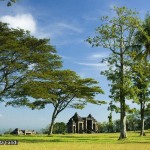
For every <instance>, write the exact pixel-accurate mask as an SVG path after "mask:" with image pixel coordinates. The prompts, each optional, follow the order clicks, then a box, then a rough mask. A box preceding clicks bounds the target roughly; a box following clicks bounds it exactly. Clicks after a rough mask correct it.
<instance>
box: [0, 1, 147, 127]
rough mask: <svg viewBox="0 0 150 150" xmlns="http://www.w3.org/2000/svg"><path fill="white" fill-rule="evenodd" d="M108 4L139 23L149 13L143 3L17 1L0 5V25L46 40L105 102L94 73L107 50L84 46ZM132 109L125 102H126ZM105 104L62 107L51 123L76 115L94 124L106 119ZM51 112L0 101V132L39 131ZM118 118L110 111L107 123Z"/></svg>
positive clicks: (108, 10)
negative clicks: (91, 83)
mask: <svg viewBox="0 0 150 150" xmlns="http://www.w3.org/2000/svg"><path fill="white" fill-rule="evenodd" d="M114 6H118V7H122V6H126V7H128V8H130V9H133V10H135V9H136V11H138V12H139V16H140V17H141V19H143V18H144V16H145V14H146V12H147V11H149V6H150V1H149V0H144V1H142V0H44V1H43V0H38V1H37V0H19V1H18V2H17V3H16V4H13V6H12V7H7V6H6V2H0V21H2V22H7V23H8V24H9V27H12V28H18V27H19V28H22V29H25V30H29V31H30V32H31V34H32V35H33V36H35V37H37V38H48V39H50V44H51V45H53V46H55V47H56V50H57V53H58V55H59V56H61V57H62V60H63V68H64V69H70V70H73V71H76V72H77V74H78V75H80V76H81V77H82V78H86V77H91V78H94V79H95V80H97V81H98V82H99V86H100V87H101V88H102V89H103V91H104V92H105V94H103V95H102V94H100V95H98V96H97V97H96V98H98V99H100V100H105V101H106V102H108V103H109V102H110V98H109V94H110V93H109V90H110V87H109V86H108V84H109V81H107V79H106V77H105V76H102V75H100V72H101V71H103V70H105V69H107V66H106V64H102V63H100V61H101V59H102V58H105V57H107V56H108V55H109V54H110V51H109V50H108V49H103V48H102V47H97V48H93V47H91V45H89V44H88V43H87V42H86V39H87V38H88V37H89V36H93V35H94V33H95V29H96V28H97V27H98V26H99V25H100V23H101V22H100V17H102V16H106V15H108V16H110V17H113V15H114V13H113V11H112V8H113V7H114ZM128 103H129V104H130V105H133V104H132V103H131V102H128ZM107 107H108V105H101V106H97V105H92V104H88V105H87V106H86V107H85V108H84V109H83V110H76V109H71V108H67V109H66V110H64V111H63V112H61V114H60V115H59V116H58V117H57V119H56V122H61V121H62V122H65V123H67V122H68V120H69V119H70V118H71V117H72V116H73V115H74V113H75V112H78V114H79V115H80V116H82V117H86V116H88V114H90V113H91V114H92V115H93V116H94V117H95V118H96V119H97V121H98V122H103V121H108V115H109V113H110V112H109V111H108V110H107ZM52 110H53V108H52V107H51V105H48V106H47V107H46V108H45V109H43V110H30V109H29V108H26V107H21V108H13V107H11V106H8V107H5V106H4V103H0V130H2V129H9V128H12V129H14V128H17V127H18V128H21V129H41V128H45V127H46V126H47V125H48V124H49V123H50V121H51V114H52ZM118 118H119V115H118V114H115V113H113V120H115V119H118Z"/></svg>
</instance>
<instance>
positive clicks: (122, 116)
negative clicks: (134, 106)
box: [119, 100, 127, 140]
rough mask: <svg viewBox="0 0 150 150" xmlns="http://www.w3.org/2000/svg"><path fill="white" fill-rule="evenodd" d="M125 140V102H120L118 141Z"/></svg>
mask: <svg viewBox="0 0 150 150" xmlns="http://www.w3.org/2000/svg"><path fill="white" fill-rule="evenodd" d="M125 138H127V132H126V113H125V100H124V101H123V102H121V114H120V137H119V140H121V139H125Z"/></svg>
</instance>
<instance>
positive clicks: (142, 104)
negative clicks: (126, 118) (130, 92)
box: [140, 102, 145, 136]
mask: <svg viewBox="0 0 150 150" xmlns="http://www.w3.org/2000/svg"><path fill="white" fill-rule="evenodd" d="M144 109H145V104H144V103H143V102H141V110H140V111H141V131H140V136H145V133H144Z"/></svg>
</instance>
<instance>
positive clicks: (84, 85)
mask: <svg viewBox="0 0 150 150" xmlns="http://www.w3.org/2000/svg"><path fill="white" fill-rule="evenodd" d="M33 77H34V78H33ZM97 84H98V82H97V81H95V80H94V79H91V78H85V79H81V78H80V77H79V76H78V75H76V73H75V72H73V71H70V70H55V71H51V70H47V69H46V70H40V71H36V72H32V73H31V79H30V80H28V81H27V82H26V84H24V85H23V86H22V88H20V89H18V91H17V92H16V93H19V94H20V93H21V95H24V99H27V100H26V102H24V99H22V100H20V101H18V100H16V101H14V102H13V103H11V104H12V105H13V104H14V105H22V104H23V105H24V104H26V105H27V106H29V107H30V108H32V109H43V108H45V106H46V105H47V104H52V106H53V108H54V110H53V113H52V119H51V124H50V128H49V132H48V134H49V135H50V134H52V133H53V126H54V122H55V119H56V117H57V116H58V114H59V113H60V112H62V111H63V110H64V109H66V108H67V107H72V108H76V109H82V108H84V106H85V105H86V104H87V103H88V102H89V103H93V104H104V103H105V102H104V101H99V100H95V99H94V97H95V95H96V94H102V93H103V91H102V89H101V88H100V87H99V86H97ZM28 97H32V98H33V99H34V100H32V101H30V99H29V98H28Z"/></svg>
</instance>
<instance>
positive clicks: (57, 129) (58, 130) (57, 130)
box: [42, 122, 67, 134]
mask: <svg viewBox="0 0 150 150" xmlns="http://www.w3.org/2000/svg"><path fill="white" fill-rule="evenodd" d="M66 131H67V126H66V124H65V123H64V122H56V123H55V124H54V128H53V133H54V134H64V133H66ZM48 132H49V126H47V127H46V128H45V129H42V133H43V134H48Z"/></svg>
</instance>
